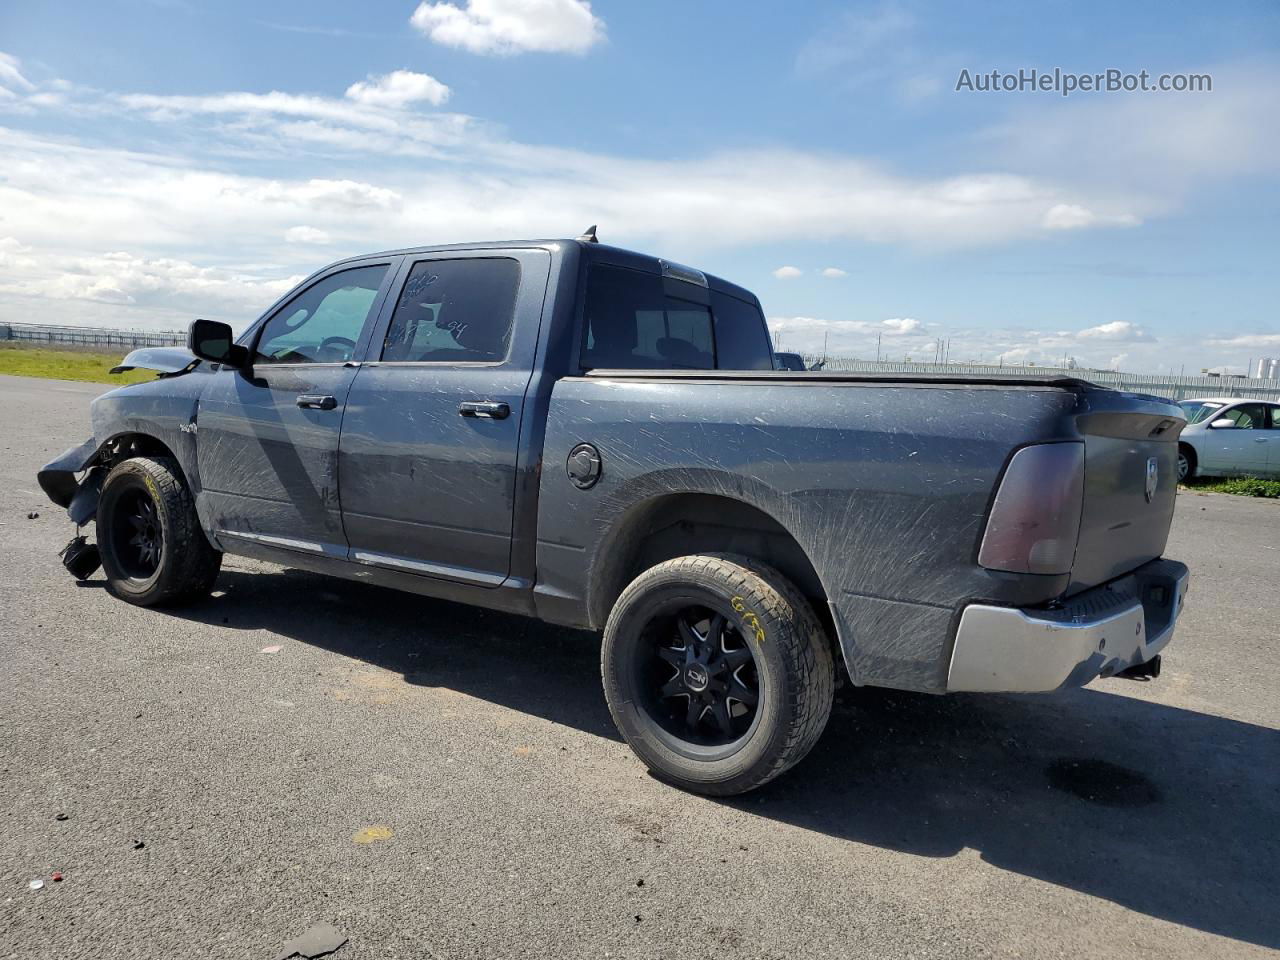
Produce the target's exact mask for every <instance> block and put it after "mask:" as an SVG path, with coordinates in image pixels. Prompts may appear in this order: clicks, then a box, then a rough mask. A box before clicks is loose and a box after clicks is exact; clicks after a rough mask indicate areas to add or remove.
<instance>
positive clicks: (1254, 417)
mask: <svg viewBox="0 0 1280 960" xmlns="http://www.w3.org/2000/svg"><path fill="white" fill-rule="evenodd" d="M1265 411H1266V408H1265V407H1263V405H1262V404H1260V403H1242V404H1240V406H1238V407H1232V408H1231V409H1230V410H1228V411H1227V412H1226V413H1224V414H1221V415H1220V416H1219V419H1222V420H1234V421H1235V424H1236V429H1237V430H1261V429H1263V420H1264V419H1265V417H1266V413H1265Z"/></svg>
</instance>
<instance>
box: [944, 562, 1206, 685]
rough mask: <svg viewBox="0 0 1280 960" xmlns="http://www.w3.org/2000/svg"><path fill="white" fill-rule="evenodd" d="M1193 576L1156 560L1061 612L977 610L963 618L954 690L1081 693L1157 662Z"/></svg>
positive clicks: (951, 674) (950, 680)
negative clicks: (1100, 680)
mask: <svg viewBox="0 0 1280 960" xmlns="http://www.w3.org/2000/svg"><path fill="white" fill-rule="evenodd" d="M1188 580H1189V572H1188V570H1187V568H1186V565H1185V564H1181V563H1178V562H1177V561H1175V560H1153V561H1152V562H1150V563H1147V564H1144V565H1143V566H1141V567H1139V568H1138V569H1137V570H1135V571H1134V572H1133V573H1131V574H1129V575H1127V576H1124V577H1121V578H1120V579H1118V580H1114V581H1112V582H1111V583H1107V584H1104V585H1103V586H1100V587H1095V588H1093V589H1092V590H1086V591H1085V592H1084V593H1080V594H1077V595H1076V596H1074V597H1072V598H1070V599H1069V600H1067V601H1066V602H1065V603H1064V604H1063V606H1062V607H1060V608H1058V609H1053V610H1018V609H1014V608H1012V607H993V606H988V605H985V604H971V605H970V606H968V607H966V608H965V609H964V612H963V613H962V614H961V615H960V626H959V628H958V629H957V630H956V641H955V647H954V648H953V650H952V654H951V667H950V670H949V671H948V673H947V690H948V691H952V692H956V691H974V692H992V693H994V692H1019V693H1034V692H1043V691H1049V690H1061V689H1064V688H1068V687H1079V686H1083V685H1084V684H1086V683H1088V682H1089V681H1090V680H1093V679H1095V678H1097V677H1112V676H1115V675H1116V674H1118V673H1120V672H1121V671H1123V670H1126V669H1128V668H1129V667H1135V666H1138V665H1139V664H1143V663H1147V662H1148V661H1150V660H1152V659H1153V658H1154V657H1155V656H1156V655H1157V654H1158V653H1159V652H1160V651H1161V650H1162V649H1163V648H1164V646H1165V645H1166V644H1167V643H1168V642H1169V640H1170V639H1172V637H1173V628H1174V625H1175V624H1176V623H1177V619H1178V615H1179V614H1180V613H1181V612H1182V604H1183V600H1184V598H1185V597H1186V593H1187V583H1188Z"/></svg>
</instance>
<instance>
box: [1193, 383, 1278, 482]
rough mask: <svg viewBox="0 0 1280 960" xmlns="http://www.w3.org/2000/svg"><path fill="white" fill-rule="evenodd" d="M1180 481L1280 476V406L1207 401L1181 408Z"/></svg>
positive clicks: (1222, 399)
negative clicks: (1184, 421)
mask: <svg viewBox="0 0 1280 960" xmlns="http://www.w3.org/2000/svg"><path fill="white" fill-rule="evenodd" d="M1179 406H1181V407H1182V411H1183V413H1184V414H1185V415H1186V417H1187V425H1186V427H1185V428H1183V431H1182V436H1181V437H1180V439H1179V442H1178V480H1179V481H1184V480H1189V479H1191V478H1192V477H1197V476H1199V477H1236V476H1251V477H1265V476H1280V403H1267V402H1265V401H1260V400H1242V399H1240V398H1238V397H1236V398H1231V397H1207V398H1204V399H1200V400H1183V401H1182V403H1180V404H1179Z"/></svg>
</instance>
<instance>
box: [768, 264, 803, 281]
mask: <svg viewBox="0 0 1280 960" xmlns="http://www.w3.org/2000/svg"><path fill="white" fill-rule="evenodd" d="M802 273H804V271H803V270H801V269H800V268H799V267H779V268H778V269H777V270H775V271H773V275H774V276H775V277H777V278H778V279H779V280H794V279H795V278H796V277H798V276H800V275H801V274H802Z"/></svg>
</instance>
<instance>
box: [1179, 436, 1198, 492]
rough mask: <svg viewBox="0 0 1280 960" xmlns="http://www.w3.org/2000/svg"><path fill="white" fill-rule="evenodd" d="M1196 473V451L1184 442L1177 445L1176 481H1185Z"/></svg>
mask: <svg viewBox="0 0 1280 960" xmlns="http://www.w3.org/2000/svg"><path fill="white" fill-rule="evenodd" d="M1195 475H1196V452H1195V450H1193V449H1192V448H1191V447H1189V446H1187V445H1186V444H1185V443H1183V444H1179V445H1178V482H1179V483H1186V482H1187V481H1188V480H1190V479H1191V478H1192V477H1194V476H1195Z"/></svg>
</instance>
